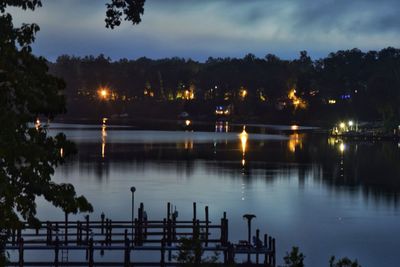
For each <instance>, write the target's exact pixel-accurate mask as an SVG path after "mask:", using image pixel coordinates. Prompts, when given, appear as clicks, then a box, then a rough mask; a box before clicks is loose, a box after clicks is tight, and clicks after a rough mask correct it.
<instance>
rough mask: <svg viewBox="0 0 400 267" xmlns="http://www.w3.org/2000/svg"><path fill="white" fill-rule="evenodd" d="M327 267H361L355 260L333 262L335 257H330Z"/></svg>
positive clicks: (343, 259)
mask: <svg viewBox="0 0 400 267" xmlns="http://www.w3.org/2000/svg"><path fill="white" fill-rule="evenodd" d="M329 267H361V265H359V264H358V262H357V260H355V261H352V260H350V259H349V258H347V257H345V258H342V259H339V260H338V261H336V262H335V257H334V256H332V257H331V259H330V260H329Z"/></svg>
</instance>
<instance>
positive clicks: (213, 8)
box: [15, 0, 400, 59]
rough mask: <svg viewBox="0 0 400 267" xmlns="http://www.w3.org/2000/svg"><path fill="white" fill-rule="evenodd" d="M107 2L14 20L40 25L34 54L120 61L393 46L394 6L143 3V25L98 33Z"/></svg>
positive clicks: (399, 37) (49, 9)
mask: <svg viewBox="0 0 400 267" xmlns="http://www.w3.org/2000/svg"><path fill="white" fill-rule="evenodd" d="M106 2H107V0H85V1H81V0H57V1H44V3H43V4H44V8H43V9H42V10H40V11H39V12H34V13H26V12H19V11H18V12H16V13H15V14H16V19H17V22H23V21H27V22H29V21H35V22H38V23H39V24H40V26H41V29H42V31H41V33H40V34H39V36H38V37H39V38H38V42H37V44H36V45H35V52H36V53H38V54H42V55H45V56H50V57H52V58H54V57H56V56H57V55H59V54H61V53H72V54H76V55H82V54H96V53H104V54H107V55H110V56H112V57H113V58H120V57H138V56H148V57H164V56H185V57H192V58H195V59H205V58H207V57H208V56H209V55H210V56H243V55H244V54H246V53H248V52H251V53H254V54H256V55H258V56H263V55H265V54H267V53H275V54H277V55H279V56H281V57H283V58H284V57H295V56H296V57H297V55H298V51H300V50H308V51H309V52H310V54H312V55H316V56H320V55H323V54H324V53H325V54H326V53H329V52H331V51H335V50H338V49H348V48H353V47H359V48H361V49H380V48H383V47H386V46H398V43H399V41H400V27H399V26H400V16H398V13H399V11H400V1H399V0H380V1H377V0H147V3H146V6H145V14H144V17H143V21H142V23H141V24H140V25H138V26H134V27H133V26H131V25H129V23H125V24H124V25H123V26H122V27H120V28H118V29H117V30H114V31H110V30H106V29H105V28H104V13H105V6H104V4H105V3H106Z"/></svg>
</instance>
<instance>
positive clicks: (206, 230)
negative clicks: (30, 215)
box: [6, 203, 276, 267]
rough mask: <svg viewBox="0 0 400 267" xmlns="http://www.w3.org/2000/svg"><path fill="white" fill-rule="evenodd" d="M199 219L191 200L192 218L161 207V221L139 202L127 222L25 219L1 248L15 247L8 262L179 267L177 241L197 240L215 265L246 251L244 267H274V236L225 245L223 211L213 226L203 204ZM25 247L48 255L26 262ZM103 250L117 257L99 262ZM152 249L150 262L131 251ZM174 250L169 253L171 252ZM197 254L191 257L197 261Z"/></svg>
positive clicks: (11, 248) (42, 264)
mask: <svg viewBox="0 0 400 267" xmlns="http://www.w3.org/2000/svg"><path fill="white" fill-rule="evenodd" d="M204 212H205V214H204V219H199V218H198V217H197V212H196V203H193V218H192V219H191V220H186V221H184V220H182V221H179V220H177V213H176V212H173V211H172V206H171V204H170V203H168V205H167V216H166V218H164V219H163V220H149V219H148V218H147V215H146V212H145V210H144V205H143V203H141V204H140V207H139V208H138V217H137V218H135V219H134V220H133V221H113V220H111V219H108V218H106V217H105V215H104V214H102V215H101V217H100V220H90V217H89V216H86V217H85V220H84V221H69V220H68V215H66V216H65V220H64V221H47V222H42V223H41V225H40V226H39V227H38V228H32V227H30V226H29V225H28V224H27V223H24V224H23V226H22V227H21V228H19V229H13V230H12V231H11V234H10V238H9V240H8V242H7V244H6V250H7V251H10V252H11V251H18V259H17V260H14V261H12V262H10V263H8V266H89V267H91V266H180V264H179V263H178V262H177V261H176V258H175V257H173V255H175V254H176V253H177V252H178V251H179V249H180V244H181V241H182V239H181V238H190V239H193V240H199V241H200V242H201V247H202V250H203V251H204V253H220V261H219V264H220V265H221V266H222V265H229V264H234V263H235V264H236V265H238V266H240V265H241V264H238V263H236V262H235V256H237V255H241V254H242V255H247V261H246V263H243V264H245V265H246V266H266V267H275V266H276V248H275V239H274V238H272V237H271V236H268V235H267V234H264V235H263V236H262V237H261V236H260V231H259V230H258V229H257V230H256V232H255V236H253V241H252V242H251V240H246V241H240V242H239V243H238V244H234V243H231V242H230V241H229V239H228V233H229V226H228V219H227V217H226V213H225V212H224V214H223V216H222V218H221V220H220V222H218V223H217V224H215V223H212V222H211V221H210V220H209V212H208V207H205V210H204ZM27 251H31V252H32V251H36V252H37V251H44V252H45V253H46V255H48V257H47V258H48V259H43V260H41V261H32V259H29V258H26V259H25V255H26V254H27V253H26V252H27ZM107 251H117V252H118V251H119V252H120V253H121V257H120V261H113V262H108V261H107V262H105V261H102V260H101V259H97V258H96V257H95V256H94V255H95V252H97V253H99V254H100V255H101V256H103V255H105V253H106V252H107ZM134 251H138V252H140V253H141V252H153V253H156V254H158V255H159V257H158V259H154V260H153V261H152V262H144V261H142V262H141V261H140V260H141V259H140V257H139V259H134V258H133V256H132V254H133V253H132V252H134ZM79 252H81V254H83V255H85V256H84V257H82V259H81V260H79V261H76V260H75V261H70V260H69V256H70V254H71V255H72V254H74V253H79ZM173 253H175V254H173ZM200 257H201V255H197V256H196V257H195V262H196V263H197V264H200V263H201V259H200Z"/></svg>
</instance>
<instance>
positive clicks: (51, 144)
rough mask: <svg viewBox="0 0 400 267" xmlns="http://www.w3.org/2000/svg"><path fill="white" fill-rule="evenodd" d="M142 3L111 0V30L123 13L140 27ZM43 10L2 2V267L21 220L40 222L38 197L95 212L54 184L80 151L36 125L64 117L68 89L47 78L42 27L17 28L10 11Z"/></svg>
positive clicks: (28, 2)
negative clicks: (36, 45)
mask: <svg viewBox="0 0 400 267" xmlns="http://www.w3.org/2000/svg"><path fill="white" fill-rule="evenodd" d="M143 4H144V0H141V1H135V0H125V1H112V2H111V3H110V4H108V5H107V8H108V10H107V14H106V15H107V19H106V25H107V27H111V28H113V27H114V26H118V25H119V24H120V20H121V16H122V13H123V14H125V19H126V20H130V21H132V22H133V23H134V24H136V23H139V22H140V15H141V14H143ZM41 6H42V3H41V1H40V0H3V1H1V2H0V13H1V14H0V29H1V30H0V32H1V34H0V125H1V127H0V265H3V264H4V261H5V254H4V252H5V251H4V246H5V242H6V240H7V238H8V235H9V233H10V229H12V228H19V227H21V223H20V218H21V219H24V220H27V221H28V223H29V224H31V225H36V224H37V223H38V222H39V221H38V218H37V217H36V204H35V200H36V197H39V196H41V197H44V198H45V199H46V200H47V201H49V202H51V203H52V204H53V205H54V206H56V207H59V208H61V209H62V210H63V211H65V212H66V213H77V212H85V211H92V210H93V208H92V206H91V205H90V204H89V203H88V201H87V200H86V199H85V198H84V197H83V196H79V197H78V196H76V192H75V190H74V187H73V186H72V185H70V184H56V183H54V182H53V181H52V180H51V176H52V175H53V174H54V169H55V167H57V166H58V165H59V164H62V163H63V162H64V161H65V159H66V158H67V157H68V156H69V155H71V154H72V153H74V152H75V147H74V145H73V144H72V143H71V142H69V141H67V140H66V138H65V135H64V134H61V133H60V134H58V135H56V136H54V137H50V136H48V135H47V129H46V127H43V126H40V125H36V127H34V125H33V123H34V122H35V120H36V119H37V118H38V117H39V116H42V117H44V118H46V119H52V118H53V117H54V116H56V115H58V114H61V113H63V112H65V98H64V96H63V94H62V93H63V89H64V88H65V84H64V82H63V81H62V80H61V79H59V78H56V77H54V76H52V75H50V74H49V73H48V65H47V63H48V62H47V61H46V60H45V59H44V58H43V57H36V56H34V55H33V54H32V49H31V44H32V43H33V42H34V40H35V34H36V33H37V32H38V31H39V26H38V25H36V24H23V25H22V26H21V27H20V28H15V27H14V25H13V21H12V16H11V14H9V13H7V12H6V8H8V7H15V8H21V9H23V10H26V9H30V10H35V9H36V8H39V7H41ZM100 60H101V61H103V62H104V61H105V62H108V61H109V60H107V59H104V57H103V58H100ZM66 61H68V59H67V58H62V59H60V62H66ZM60 150H62V152H60Z"/></svg>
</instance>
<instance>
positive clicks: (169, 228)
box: [167, 219, 172, 261]
mask: <svg viewBox="0 0 400 267" xmlns="http://www.w3.org/2000/svg"><path fill="white" fill-rule="evenodd" d="M167 243H168V246H171V245H172V222H171V219H168V221H167ZM168 260H169V261H171V260H172V253H171V250H168Z"/></svg>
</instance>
